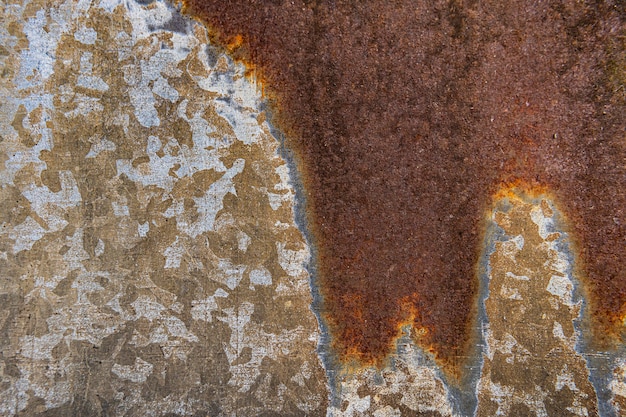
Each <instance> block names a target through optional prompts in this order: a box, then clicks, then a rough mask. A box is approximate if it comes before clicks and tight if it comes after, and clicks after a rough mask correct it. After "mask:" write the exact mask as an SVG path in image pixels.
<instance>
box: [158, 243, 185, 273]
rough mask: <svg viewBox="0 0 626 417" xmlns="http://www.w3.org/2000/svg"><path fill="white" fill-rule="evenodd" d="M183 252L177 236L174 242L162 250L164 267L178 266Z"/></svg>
mask: <svg viewBox="0 0 626 417" xmlns="http://www.w3.org/2000/svg"><path fill="white" fill-rule="evenodd" d="M184 253H185V248H184V246H183V244H182V243H181V242H180V240H179V239H178V236H177V237H176V240H175V241H174V243H172V244H171V245H170V246H169V247H167V248H166V249H165V251H164V252H163V256H165V268H166V269H167V268H174V269H177V268H180V261H181V260H182V258H183V254H184Z"/></svg>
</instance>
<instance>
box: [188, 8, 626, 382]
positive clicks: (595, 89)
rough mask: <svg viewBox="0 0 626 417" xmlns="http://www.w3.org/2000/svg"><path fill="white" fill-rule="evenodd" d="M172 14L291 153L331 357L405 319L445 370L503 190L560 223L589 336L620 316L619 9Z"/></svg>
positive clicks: (372, 350)
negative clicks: (547, 199)
mask: <svg viewBox="0 0 626 417" xmlns="http://www.w3.org/2000/svg"><path fill="white" fill-rule="evenodd" d="M184 4H185V6H186V9H185V10H186V12H187V13H189V14H191V15H193V16H196V17H197V18H198V19H200V20H201V21H203V22H206V24H207V25H208V27H209V31H210V33H211V35H212V39H214V40H215V41H216V42H217V43H218V44H221V45H223V46H224V48H226V49H227V50H228V51H230V53H231V54H232V55H233V56H234V57H235V58H237V59H241V60H243V61H245V62H247V63H249V64H250V66H251V67H250V68H251V71H253V72H254V74H255V76H256V77H257V79H259V80H260V81H261V82H262V83H263V85H264V89H265V90H264V91H265V92H266V96H267V97H268V98H269V100H270V103H271V105H272V107H273V109H274V111H275V113H276V116H275V118H274V120H273V121H274V123H275V124H276V125H277V126H278V127H280V128H281V129H282V130H283V131H285V132H286V133H287V137H288V145H289V146H290V147H292V148H293V149H295V150H296V153H297V157H298V158H299V161H300V163H299V166H300V169H301V170H302V172H303V178H304V183H305V188H306V192H307V198H308V200H307V204H308V210H309V211H308V213H309V216H310V223H311V230H312V232H313V235H314V239H315V246H316V248H317V251H318V256H317V262H318V272H319V279H318V281H319V282H318V284H319V287H320V291H321V293H322V296H323V305H322V307H321V311H322V316H323V318H324V320H325V321H326V323H327V325H328V326H329V328H330V334H331V336H332V342H331V344H332V349H333V352H335V353H336V354H337V356H338V358H339V360H340V361H341V362H344V363H347V362H350V361H351V360H356V361H358V362H360V363H363V364H368V363H375V364H379V365H380V364H382V363H383V362H384V360H385V357H386V356H387V354H388V353H389V352H390V350H391V349H392V346H393V343H394V342H393V341H394V340H395V339H396V337H397V336H398V334H399V329H400V327H401V326H402V325H403V324H404V323H405V322H406V321H407V320H410V321H412V323H413V325H414V326H415V327H416V328H418V329H422V330H423V331H424V334H423V335H422V337H421V343H422V344H424V345H426V346H430V348H431V349H433V350H434V351H435V352H436V355H437V357H438V358H439V360H440V361H441V363H442V364H444V365H445V366H447V367H448V368H449V370H450V371H451V372H453V373H454V372H458V371H459V369H460V368H461V367H462V366H463V363H462V362H463V359H462V358H464V357H466V356H467V355H468V354H469V355H470V356H471V348H472V346H473V345H474V344H473V340H472V338H473V337H475V335H474V334H473V333H472V328H473V325H474V323H475V322H476V321H475V320H476V306H477V302H476V297H477V289H478V287H477V279H476V265H477V263H478V260H479V253H480V250H479V246H480V243H481V241H482V236H483V229H482V227H483V216H484V213H485V211H486V209H487V207H488V205H489V202H490V200H491V196H492V194H493V193H494V192H496V190H497V189H498V188H499V187H500V186H501V185H503V184H505V185H506V184H511V185H518V186H522V187H530V188H535V187H547V188H548V189H550V191H551V192H552V193H554V195H555V197H556V199H557V200H558V201H559V202H560V204H561V205H562V207H563V211H564V212H565V213H566V214H567V216H568V217H569V218H570V221H571V223H570V224H571V227H572V229H573V230H572V237H573V239H575V241H576V242H577V245H578V247H579V252H580V256H581V262H582V263H583V265H584V266H583V267H582V269H581V270H584V276H585V283H586V285H587V286H588V289H589V296H590V305H591V307H590V309H591V312H592V315H593V320H594V328H595V329H596V331H597V334H596V340H597V341H598V342H599V343H604V344H605V346H610V345H611V342H613V343H614V342H615V340H614V339H613V338H614V337H617V338H618V339H619V338H620V337H621V333H622V328H623V326H622V321H623V318H624V316H625V314H626V272H625V271H626V269H625V268H624V259H626V245H624V241H625V239H626V229H625V228H624V224H625V223H626V212H625V211H624V207H626V193H625V192H624V186H625V184H626V183H625V176H626V172H625V168H624V157H625V155H626V141H625V138H624V131H625V129H626V121H625V117H626V116H625V115H626V112H625V111H624V103H625V100H624V97H625V96H624V94H625V93H624V64H625V62H626V61H625V58H624V56H625V55H624V54H625V52H624V44H623V39H624V33H625V32H624V30H625V28H624V25H625V18H626V13H625V12H624V5H623V3H620V2H611V1H609V2H603V3H593V4H587V3H584V2H577V1H570V0H564V1H560V0H559V1H550V2H531V3H526V2H511V3H503V2H500V1H482V2H461V1H391V2H390V1H365V2H354V1H324V0H320V1H277V2H270V1H250V0H239V1H236V0H235V1H211V0H186V1H184Z"/></svg>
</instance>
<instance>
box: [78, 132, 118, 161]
mask: <svg viewBox="0 0 626 417" xmlns="http://www.w3.org/2000/svg"><path fill="white" fill-rule="evenodd" d="M89 142H91V149H89V153H88V154H87V155H86V156H85V158H95V157H96V156H98V155H99V154H100V153H101V152H104V151H110V152H114V151H115V150H116V149H117V147H116V146H115V143H113V142H111V141H110V140H107V139H105V138H104V137H102V136H92V137H91V138H89Z"/></svg>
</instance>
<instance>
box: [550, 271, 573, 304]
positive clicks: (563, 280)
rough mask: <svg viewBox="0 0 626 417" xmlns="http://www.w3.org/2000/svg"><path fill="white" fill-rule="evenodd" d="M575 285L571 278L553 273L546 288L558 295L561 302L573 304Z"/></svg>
mask: <svg viewBox="0 0 626 417" xmlns="http://www.w3.org/2000/svg"><path fill="white" fill-rule="evenodd" d="M573 288H574V286H573V285H572V281H570V280H569V278H568V277H564V276H560V275H552V277H551V278H550V282H549V283H548V287H547V288H546V290H547V291H548V292H549V293H550V294H552V295H554V296H555V297H558V298H559V300H560V301H561V303H563V304H565V305H568V306H573V305H574V303H573V302H572V290H573Z"/></svg>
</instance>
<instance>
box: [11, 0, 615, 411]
mask: <svg viewBox="0 0 626 417" xmlns="http://www.w3.org/2000/svg"><path fill="white" fill-rule="evenodd" d="M143 3H146V2H143ZM0 13H1V19H0V22H1V23H0V62H1V68H2V70H1V73H0V75H1V76H0V95H1V97H2V100H1V101H0V184H1V188H0V304H1V305H2V308H1V309H0V415H2V416H35V415H46V416H69V415H76V416H78V415H81V416H168V415H181V416H183V415H184V416H256V415H285V416H294V415H329V416H346V417H349V416H375V417H383V416H403V415H423V416H456V415H459V412H458V407H456V406H455V404H454V401H455V399H454V393H453V391H454V390H453V389H452V388H451V387H450V386H448V383H447V382H446V380H445V378H444V377H443V376H442V374H441V372H440V371H439V370H438V369H437V367H436V365H434V362H433V361H432V358H429V357H428V355H427V354H426V353H424V352H423V350H422V349H421V348H420V347H419V346H418V345H417V344H416V343H415V341H414V339H416V338H411V336H410V334H409V333H411V332H415V331H414V330H411V329H406V334H405V336H404V337H403V338H401V339H400V340H399V341H398V350H397V352H396V353H395V354H394V355H392V358H390V361H389V366H387V367H386V368H384V369H371V368H365V369H350V370H339V369H338V370H328V373H327V372H326V370H325V369H324V367H323V364H322V361H321V359H320V357H319V355H318V352H317V349H318V344H319V341H320V330H319V327H318V323H317V320H316V317H315V314H314V312H313V311H312V310H311V303H312V298H311V291H310V287H309V275H308V272H307V270H306V265H307V263H308V262H309V258H310V250H309V247H308V246H307V244H306V241H305V239H304V237H303V235H302V233H301V231H300V230H299V229H298V227H297V225H296V223H295V221H294V204H295V203H294V201H295V200H294V198H295V191H294V188H293V185H292V183H291V180H290V172H289V169H288V166H287V164H286V162H285V161H284V160H283V159H282V158H281V157H280V156H279V154H278V148H279V144H278V142H277V141H276V139H275V138H274V137H273V136H272V135H271V134H270V128H269V125H268V123H267V120H266V119H267V115H266V113H265V112H264V110H263V102H262V98H261V96H260V93H259V91H258V90H257V88H256V87H255V86H254V85H253V84H252V83H251V82H250V80H247V79H246V78H245V77H244V75H243V74H244V68H242V67H240V66H237V65H235V64H233V62H232V61H231V60H230V59H229V58H228V57H226V56H223V55H219V54H217V55H216V54H215V52H214V51H213V50H212V49H211V48H209V45H208V39H207V34H206V31H205V29H204V28H202V27H201V26H200V25H198V24H195V23H192V22H190V21H188V20H185V19H184V18H182V17H181V16H180V15H178V14H177V13H176V12H175V9H173V8H172V7H171V6H168V5H167V4H165V3H162V2H152V3H149V4H139V3H137V2H133V1H127V2H126V1H124V2H123V1H121V0H94V1H89V0H87V1H84V0H76V1H74V0H67V1H64V0H53V1H37V0H36V1H28V0H19V1H16V0H8V1H6V2H5V3H4V4H3V7H2V8H0ZM505 206H506V207H505ZM554 218H555V208H554V207H553V203H552V202H550V201H548V200H546V199H541V198H539V199H537V200H533V201H530V200H524V199H521V198H516V197H515V196H513V197H511V198H510V199H509V201H508V205H503V204H500V203H498V204H496V207H495V209H494V211H493V213H492V218H491V219H490V221H493V222H494V224H495V225H497V227H499V228H500V229H501V230H503V231H504V233H505V235H506V236H505V238H502V239H500V240H497V241H496V242H495V243H494V245H495V246H494V252H493V254H491V256H490V258H489V261H490V271H489V277H488V278H489V282H488V291H489V294H488V297H487V298H486V299H485V301H484V302H485V305H484V309H485V312H486V316H487V319H488V323H484V324H483V326H482V327H481V328H482V332H483V336H484V339H485V340H484V348H483V353H482V357H483V361H484V365H483V368H482V371H481V372H482V373H481V372H478V373H477V375H476V376H477V380H476V381H475V388H474V389H475V392H474V393H472V395H475V396H476V397H477V401H478V402H477V404H478V408H477V412H476V414H477V415H479V416H495V415H504V416H506V415H511V416H525V415H529V416H530V415H532V416H535V415H536V416H568V415H573V416H594V415H597V414H598V412H597V405H596V397H595V392H594V389H593V387H592V385H591V383H590V382H589V371H588V369H587V367H586V362H585V360H584V358H583V357H582V356H581V355H580V354H579V353H577V351H576V349H575V348H576V346H577V343H578V341H579V338H580V337H581V335H580V334H579V331H578V330H577V329H576V327H575V326H574V323H575V321H576V320H577V319H578V318H579V314H580V312H581V304H580V302H579V301H577V299H576V297H575V296H574V285H575V283H574V282H573V281H572V280H571V274H570V273H569V272H568V271H569V270H570V269H571V267H572V265H570V264H569V263H568V262H569V260H568V258H567V257H566V254H565V253H564V252H563V251H562V248H561V247H560V246H559V245H558V244H557V243H558V242H559V238H560V237H561V236H560V232H555V231H554V230H553V223H554ZM487 243H488V242H487ZM487 243H486V244H487ZM479 371H480V370H479ZM327 374H331V375H333V377H334V378H331V380H329V378H328V377H327ZM625 375H626V362H624V360H623V359H622V360H618V361H617V363H616V364H615V367H614V372H613V375H612V379H611V381H610V382H609V387H610V390H611V392H612V393H613V399H612V400H611V401H612V403H613V404H614V406H615V409H616V410H617V413H619V412H620V410H626V380H625V378H626V376H625ZM329 381H334V386H333V387H330V385H331V382H329ZM331 388H332V389H331ZM622 412H623V411H622Z"/></svg>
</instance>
